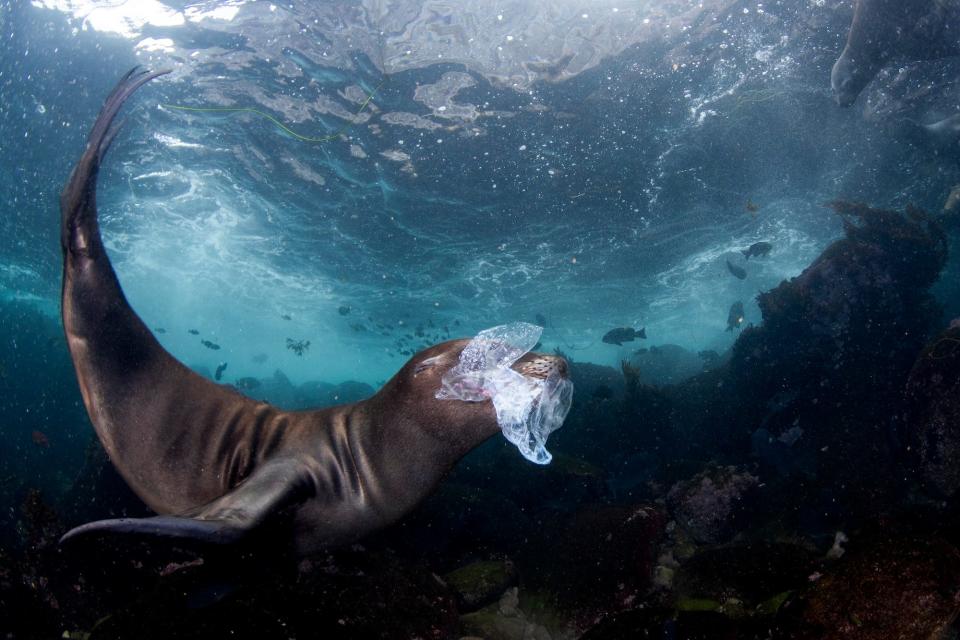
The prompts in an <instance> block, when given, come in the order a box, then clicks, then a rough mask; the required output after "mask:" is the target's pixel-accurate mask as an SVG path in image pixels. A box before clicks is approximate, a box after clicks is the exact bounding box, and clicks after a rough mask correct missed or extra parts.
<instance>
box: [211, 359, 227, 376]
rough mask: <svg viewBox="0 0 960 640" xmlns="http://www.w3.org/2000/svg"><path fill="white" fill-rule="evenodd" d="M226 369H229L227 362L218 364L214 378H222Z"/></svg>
mask: <svg viewBox="0 0 960 640" xmlns="http://www.w3.org/2000/svg"><path fill="white" fill-rule="evenodd" d="M226 369H227V363H226V362H221V363H220V364H219V365H217V372H216V373H215V374H213V379H214V380H218V381H219V380H220V378H222V377H223V372H224V371H226Z"/></svg>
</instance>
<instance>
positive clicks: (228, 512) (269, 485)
mask: <svg viewBox="0 0 960 640" xmlns="http://www.w3.org/2000/svg"><path fill="white" fill-rule="evenodd" d="M315 493H316V490H315V484H314V482H313V476H312V474H311V473H310V469H309V467H308V466H307V465H306V464H305V463H304V462H302V461H300V460H297V459H291V458H281V459H277V460H273V461H271V462H270V463H268V464H265V465H264V466H262V467H261V468H259V469H257V470H256V471H255V472H254V473H253V475H251V476H250V477H249V478H247V479H246V480H244V481H243V482H242V483H240V484H239V485H237V487H236V488H235V489H233V490H232V491H230V492H228V493H226V494H224V495H222V496H220V497H219V498H217V499H216V500H214V501H212V502H210V503H208V504H206V505H204V506H202V507H198V508H197V509H193V510H190V511H188V512H185V513H181V514H177V515H173V516H170V515H162V516H154V517H152V518H118V519H113V520H98V521H96V522H90V523H88V524H85V525H82V526H79V527H76V528H74V529H71V530H70V531H68V532H67V533H66V535H64V536H63V537H62V538H61V539H60V543H61V544H65V543H70V542H74V541H77V540H81V539H88V538H91V537H100V536H104V535H107V536H110V535H132V536H140V537H146V538H167V539H176V540H183V541H186V542H191V541H192V542H198V543H201V544H212V545H226V544H233V543H237V542H241V541H242V540H243V539H244V538H246V537H247V536H248V535H249V534H250V533H252V532H253V531H255V530H256V529H257V528H258V527H260V526H261V525H262V524H264V522H265V521H266V520H267V519H268V518H270V516H272V515H274V514H277V513H279V512H281V511H283V510H284V509H286V508H287V507H291V506H294V505H297V504H300V503H302V502H304V501H305V500H308V499H310V498H312V497H313V496H314V495H315Z"/></svg>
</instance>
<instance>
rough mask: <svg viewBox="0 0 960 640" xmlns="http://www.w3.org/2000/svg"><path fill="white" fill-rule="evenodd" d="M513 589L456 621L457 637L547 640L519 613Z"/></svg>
mask: <svg viewBox="0 0 960 640" xmlns="http://www.w3.org/2000/svg"><path fill="white" fill-rule="evenodd" d="M519 605H520V600H519V595H518V591H517V587H513V588H511V589H508V590H507V591H506V592H505V593H504V594H503V596H501V598H500V600H499V602H497V603H496V604H492V605H490V606H488V607H486V608H484V609H481V610H480V611H476V612H474V613H468V614H467V615H465V616H461V617H460V630H461V633H463V634H465V635H468V636H477V637H479V638H484V640H551V639H552V636H551V635H550V632H549V631H547V629H546V628H545V627H543V626H542V625H539V624H537V623H536V622H534V621H532V620H530V619H529V618H528V616H527V615H526V613H524V612H523V610H521V609H520V606H519Z"/></svg>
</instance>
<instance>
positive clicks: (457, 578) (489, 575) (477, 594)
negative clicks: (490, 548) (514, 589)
mask: <svg viewBox="0 0 960 640" xmlns="http://www.w3.org/2000/svg"><path fill="white" fill-rule="evenodd" d="M517 578H518V576H517V569H516V567H515V566H514V565H513V562H511V561H510V560H482V561H479V562H472V563H470V564H468V565H466V566H464V567H460V568H459V569H455V570H454V571H451V572H450V573H448V574H446V575H445V576H443V580H444V582H446V583H447V584H448V585H449V586H450V587H451V588H452V589H453V590H454V591H455V592H456V593H457V603H458V604H459V605H460V611H461V612H463V613H469V612H471V611H476V610H477V609H479V608H481V607H484V606H486V605H488V604H490V603H491V602H495V601H497V600H499V599H500V596H502V595H503V593H504V592H505V591H506V590H507V588H509V587H511V586H514V585H516V584H517Z"/></svg>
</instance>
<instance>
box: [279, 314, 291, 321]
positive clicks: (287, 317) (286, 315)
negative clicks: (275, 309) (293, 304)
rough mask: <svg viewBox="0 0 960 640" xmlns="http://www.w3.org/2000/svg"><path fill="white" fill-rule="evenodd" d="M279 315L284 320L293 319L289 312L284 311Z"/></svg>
mask: <svg viewBox="0 0 960 640" xmlns="http://www.w3.org/2000/svg"><path fill="white" fill-rule="evenodd" d="M280 317H281V318H282V319H284V320H293V318H291V317H290V314H289V313H285V314H283V315H282V316H280Z"/></svg>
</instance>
